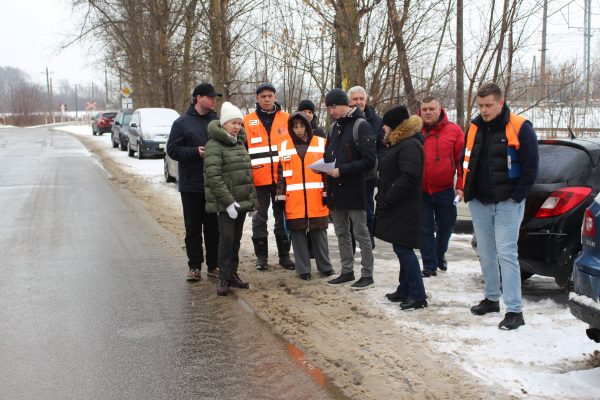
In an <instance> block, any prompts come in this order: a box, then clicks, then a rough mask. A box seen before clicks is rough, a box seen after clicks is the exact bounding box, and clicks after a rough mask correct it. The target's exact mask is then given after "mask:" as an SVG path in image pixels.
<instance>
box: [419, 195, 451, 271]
mask: <svg viewBox="0 0 600 400" xmlns="http://www.w3.org/2000/svg"><path fill="white" fill-rule="evenodd" d="M455 222H456V206H455V205H454V189H452V188H450V189H448V190H444V191H442V192H437V193H433V194H432V195H430V194H429V193H427V192H423V199H422V201H421V258H422V259H423V269H424V270H425V269H426V270H429V271H435V270H436V269H437V268H438V264H439V262H440V261H441V260H442V259H443V258H444V254H446V251H448V242H449V241H450V236H451V235H452V230H453V229H454V223H455ZM436 223H437V232H435V224H436Z"/></svg>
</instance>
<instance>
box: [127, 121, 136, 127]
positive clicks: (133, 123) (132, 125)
mask: <svg viewBox="0 0 600 400" xmlns="http://www.w3.org/2000/svg"><path fill="white" fill-rule="evenodd" d="M129 126H130V127H132V128H137V124H136V123H135V122H132V123H131V124H129Z"/></svg>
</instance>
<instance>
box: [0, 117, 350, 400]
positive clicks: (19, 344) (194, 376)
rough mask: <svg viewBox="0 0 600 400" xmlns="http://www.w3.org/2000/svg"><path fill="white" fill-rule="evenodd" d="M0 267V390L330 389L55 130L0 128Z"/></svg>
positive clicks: (275, 394) (234, 393)
mask: <svg viewBox="0 0 600 400" xmlns="http://www.w3.org/2000/svg"><path fill="white" fill-rule="evenodd" d="M0 265H1V266H0V399H4V400H6V399H210V398H215V399H217V398H219V399H230V398H236V399H260V398H265V399H279V398H286V399H294V398H297V399H306V398H310V399H320V398H324V399H325V398H340V397H343V396H340V395H339V393H337V394H336V391H335V389H331V388H329V389H330V391H329V392H328V391H327V390H325V388H324V386H327V383H325V385H323V384H322V382H321V384H319V383H317V382H318V381H319V380H320V378H319V377H318V374H317V379H315V378H313V377H312V376H311V374H309V373H308V371H307V370H306V369H305V368H304V367H302V366H300V364H299V363H298V362H296V361H294V360H292V358H291V357H290V356H289V353H290V352H289V351H287V350H286V344H285V343H283V342H282V341H280V340H278V339H277V338H275V337H273V336H272V335H271V333H270V332H269V330H268V329H267V328H266V327H265V326H264V325H263V324H262V323H261V322H260V321H258V320H257V319H256V318H255V317H254V316H253V315H252V313H251V312H250V311H248V310H247V309H246V307H244V305H243V304H241V303H240V302H239V301H238V300H236V298H235V297H233V296H228V297H227V298H218V297H217V296H216V295H215V294H214V288H215V286H214V284H215V283H214V282H211V281H208V280H207V279H206V278H204V280H203V281H202V282H199V283H194V284H189V283H187V282H185V280H184V279H182V278H183V273H184V269H185V265H186V263H185V259H184V258H183V254H182V251H181V247H180V244H179V243H176V241H175V240H174V238H173V237H172V236H170V235H169V234H168V233H167V232H165V231H164V230H163V229H162V228H161V227H160V226H159V225H158V224H157V223H156V221H154V220H153V219H152V218H150V217H149V216H148V215H147V214H146V213H145V212H144V211H143V210H141V205H140V204H139V203H138V201H137V200H136V199H133V198H131V197H130V196H129V195H128V194H127V193H126V192H123V191H121V190H120V189H117V188H115V187H113V186H112V185H111V184H110V182H109V179H108V176H107V174H106V172H105V171H104V170H103V169H102V168H101V167H100V166H99V164H98V163H97V162H96V161H95V160H94V159H93V157H92V156H91V155H90V154H89V153H88V152H87V150H85V148H84V147H83V146H82V145H81V144H80V143H79V141H77V140H76V139H75V138H73V137H72V136H70V135H68V134H66V133H62V132H57V131H50V130H48V129H46V128H37V129H1V130H0ZM292 353H293V351H292ZM312 375H315V374H314V371H313V374H312Z"/></svg>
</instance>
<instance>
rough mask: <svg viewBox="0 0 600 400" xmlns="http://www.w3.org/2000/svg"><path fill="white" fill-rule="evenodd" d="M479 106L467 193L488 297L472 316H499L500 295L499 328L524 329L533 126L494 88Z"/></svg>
mask: <svg viewBox="0 0 600 400" xmlns="http://www.w3.org/2000/svg"><path fill="white" fill-rule="evenodd" d="M476 101H477V107H478V108H479V113H480V115H479V116H477V117H476V118H475V119H474V120H473V121H471V126H470V127H469V131H468V133H467V139H466V145H465V152H464V163H463V167H464V194H465V201H466V202H467V204H468V205H469V210H470V211H471V217H472V219H473V229H474V230H475V235H476V237H477V252H478V253H479V260H480V264H481V272H482V273H483V281H484V295H485V298H484V299H483V300H482V301H481V302H480V303H479V304H478V305H476V306H474V307H471V312H472V313H473V314H475V315H484V314H487V313H490V312H499V311H500V303H499V300H500V296H502V297H503V299H504V304H505V306H506V314H505V316H504V319H503V320H502V321H501V322H500V324H499V325H498V328H500V329H506V330H511V329H517V328H518V327H520V326H521V325H525V320H524V318H523V311H522V306H521V274H520V268H519V260H518V249H517V240H518V238H519V227H520V225H521V221H522V220H523V212H524V210H525V195H526V193H527V191H528V190H529V189H530V188H531V186H532V185H533V184H534V182H535V178H536V176H537V171H538V148H537V137H536V134H535V131H534V130H533V126H532V125H531V122H529V121H527V120H526V119H525V118H524V117H521V116H519V115H516V114H513V113H511V112H510V109H509V108H508V107H507V106H506V105H505V104H504V98H503V96H502V89H500V87H499V86H498V85H496V84H495V83H486V84H483V85H481V87H479V89H478V90H477V97H476ZM498 265H500V268H498ZM501 276H502V278H501ZM501 285H502V286H501ZM501 287H502V290H500V288H501Z"/></svg>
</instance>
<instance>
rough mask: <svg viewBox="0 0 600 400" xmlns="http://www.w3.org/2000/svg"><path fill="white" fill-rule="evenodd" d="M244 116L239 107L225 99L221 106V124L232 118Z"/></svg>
mask: <svg viewBox="0 0 600 400" xmlns="http://www.w3.org/2000/svg"><path fill="white" fill-rule="evenodd" d="M243 117H244V116H243V115H242V112H241V111H240V109H239V108H237V107H236V106H234V105H233V104H231V103H230V102H228V101H226V102H224V103H223V105H222V106H221V126H223V125H225V123H226V122H228V121H231V120H232V119H236V118H238V119H242V118H243Z"/></svg>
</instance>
